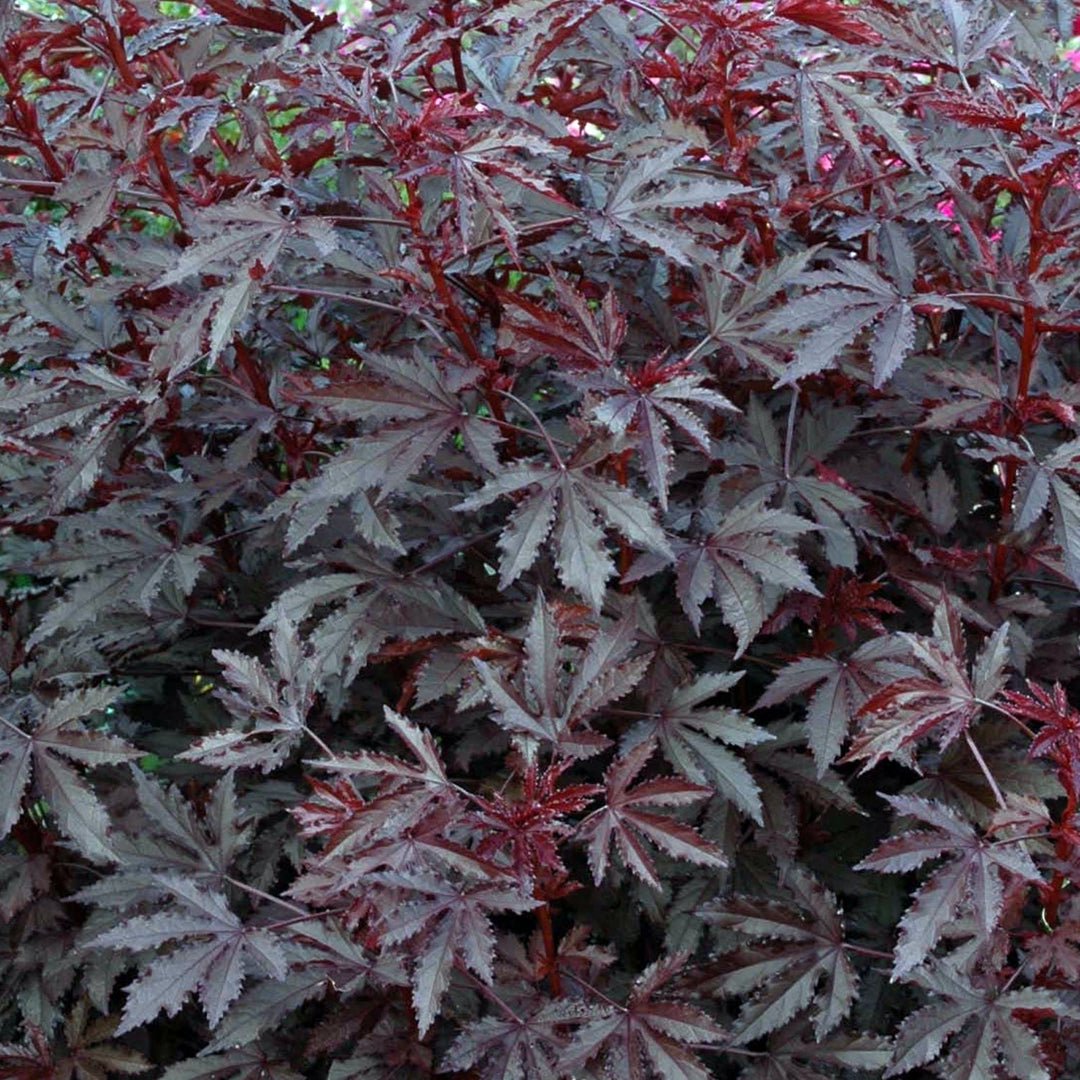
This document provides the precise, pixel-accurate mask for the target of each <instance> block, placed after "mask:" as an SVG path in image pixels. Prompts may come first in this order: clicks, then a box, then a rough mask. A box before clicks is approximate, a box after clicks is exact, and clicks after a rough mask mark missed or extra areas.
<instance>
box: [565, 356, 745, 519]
mask: <svg viewBox="0 0 1080 1080" xmlns="http://www.w3.org/2000/svg"><path fill="white" fill-rule="evenodd" d="M567 377H568V378H569V377H572V378H573V379H574V381H575V383H576V384H577V385H578V386H581V387H582V388H584V389H586V390H588V391H590V392H591V394H593V395H595V396H596V397H598V398H599V399H600V400H599V401H598V403H597V404H595V405H593V406H592V410H591V411H592V415H593V416H594V417H595V418H596V419H597V420H598V421H599V422H600V423H601V424H603V425H604V427H605V428H607V430H608V431H610V432H611V433H612V434H613V435H617V436H620V437H625V438H628V439H629V441H630V442H632V443H633V444H634V445H635V446H636V448H637V452H638V455H639V457H640V459H641V463H642V466H643V467H644V470H645V476H646V477H647V479H648V481H649V486H650V487H651V488H652V490H653V493H654V494H655V495H656V497H657V499H659V501H660V507H661V509H663V510H666V509H667V507H668V486H669V483H670V478H671V472H672V468H673V467H674V462H675V451H674V448H673V447H672V443H671V435H670V429H671V428H673V427H676V428H679V429H680V430H681V431H683V432H684V433H685V434H686V435H687V436H688V437H689V438H690V440H691V442H693V443H694V445H695V446H696V447H697V448H698V449H699V450H700V451H701V452H702V453H704V454H705V455H707V456H709V455H711V441H710V439H709V433H708V429H707V428H706V426H705V424H704V423H703V422H702V420H701V418H700V417H699V416H698V415H697V413H696V412H695V411H694V409H695V407H696V408H699V409H700V408H706V409H719V410H722V411H725V412H735V411H737V410H736V408H735V406H734V405H732V403H731V402H730V401H728V399H727V398H726V397H724V395H723V394H721V393H718V392H717V391H716V390H712V389H710V388H709V387H707V386H704V385H703V383H704V382H705V375H704V374H702V373H694V372H692V371H691V370H690V365H689V364H688V363H687V362H686V361H682V360H679V361H673V362H669V363H664V362H663V359H662V358H661V357H654V358H651V359H649V360H648V361H646V363H645V364H643V365H642V366H641V367H640V368H638V369H637V370H620V369H618V368H616V367H614V366H610V367H606V368H603V369H601V370H600V371H598V372H596V373H595V374H594V373H588V372H586V373H583V374H576V373H575V374H573V375H570V374H568V376H567Z"/></svg>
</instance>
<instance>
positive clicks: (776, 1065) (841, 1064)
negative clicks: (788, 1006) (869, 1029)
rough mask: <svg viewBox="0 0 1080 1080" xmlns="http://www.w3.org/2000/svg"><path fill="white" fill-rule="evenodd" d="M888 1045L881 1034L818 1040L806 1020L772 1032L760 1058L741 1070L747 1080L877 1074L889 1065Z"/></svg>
mask: <svg viewBox="0 0 1080 1080" xmlns="http://www.w3.org/2000/svg"><path fill="white" fill-rule="evenodd" d="M890 1047H891V1043H890V1041H889V1039H888V1038H886V1037H885V1036H882V1035H871V1034H855V1035H850V1034H848V1033H847V1032H845V1031H835V1032H833V1033H832V1034H831V1035H829V1036H827V1037H826V1038H824V1039H819V1038H818V1037H817V1036H816V1035H815V1033H814V1031H813V1028H812V1026H811V1025H810V1024H809V1023H808V1022H807V1021H806V1020H805V1019H795V1020H793V1021H792V1022H791V1023H790V1024H785V1025H784V1026H783V1027H782V1028H779V1029H778V1030H776V1031H774V1032H771V1033H770V1034H769V1036H768V1038H767V1040H766V1042H765V1049H764V1051H762V1054H763V1057H762V1058H761V1059H758V1060H754V1061H752V1062H751V1063H750V1066H749V1068H748V1069H746V1070H745V1071H744V1075H745V1077H746V1080H818V1078H819V1077H829V1078H832V1077H835V1076H837V1075H845V1073H843V1072H840V1073H838V1070H847V1069H855V1070H858V1071H859V1072H872V1073H874V1074H875V1075H880V1074H881V1071H882V1070H883V1069H884V1068H885V1067H886V1066H887V1065H888V1064H889V1056H890Z"/></svg>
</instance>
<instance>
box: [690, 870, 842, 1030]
mask: <svg viewBox="0 0 1080 1080" xmlns="http://www.w3.org/2000/svg"><path fill="white" fill-rule="evenodd" d="M784 880H785V885H786V886H787V888H788V889H789V890H790V891H791V893H792V894H793V896H794V898H795V900H796V902H797V904H798V906H797V907H794V906H792V905H791V904H787V903H783V902H781V901H763V900H760V899H758V898H750V897H736V898H734V899H732V900H729V901H724V902H722V903H718V904H715V905H711V906H710V907H709V908H708V910H707V913H706V914H705V918H706V920H707V921H708V922H711V923H713V924H715V925H717V926H720V927H722V928H724V929H725V930H731V931H733V932H734V933H735V934H737V935H738V936H739V937H740V938H743V939H745V940H746V941H747V943H748V944H747V945H745V946H743V947H741V948H739V949H737V950H735V951H734V952H731V953H728V954H726V955H724V956H721V957H720V958H719V960H718V961H717V962H716V963H717V965H718V966H719V968H720V971H719V974H718V975H717V976H716V977H715V978H712V979H710V980H709V981H710V985H711V986H712V987H713V988H714V989H716V990H717V991H719V992H720V993H722V994H724V995H727V996H733V997H738V998H740V999H741V1000H742V1002H743V1005H742V1008H741V1010H740V1012H739V1021H738V1025H737V1027H736V1029H735V1033H734V1036H733V1038H734V1040H735V1041H736V1042H739V1043H747V1042H751V1041H752V1040H754V1039H756V1038H758V1037H759V1036H761V1035H765V1034H767V1033H768V1032H771V1031H776V1030H777V1029H778V1028H780V1027H782V1026H783V1025H785V1024H787V1023H788V1022H789V1021H790V1020H792V1018H793V1017H795V1016H796V1015H797V1014H798V1013H800V1012H803V1011H804V1010H806V1009H812V1010H813V1013H812V1016H813V1025H814V1035H815V1037H816V1038H817V1039H819V1040H821V1039H824V1038H825V1037H826V1036H827V1035H828V1034H829V1033H830V1032H831V1031H833V1030H834V1029H835V1028H836V1027H837V1026H838V1025H839V1024H840V1022H841V1021H842V1020H843V1019H844V1018H845V1017H846V1016H847V1015H848V1014H849V1013H850V1011H851V1008H852V1006H853V1004H854V1002H855V996H856V992H857V990H858V984H859V978H858V975H857V974H856V972H855V969H854V967H853V966H852V964H851V961H850V959H849V958H848V953H847V951H846V949H845V941H844V924H843V921H842V918H841V915H840V913H839V909H838V907H837V902H836V897H835V896H833V894H832V893H831V892H829V890H828V889H826V888H825V887H824V886H823V885H822V884H821V883H820V882H818V881H817V880H816V879H814V878H813V877H811V876H810V874H808V873H807V872H806V871H805V870H802V869H800V868H798V867H792V868H790V869H788V870H787V871H786V873H785V879H784Z"/></svg>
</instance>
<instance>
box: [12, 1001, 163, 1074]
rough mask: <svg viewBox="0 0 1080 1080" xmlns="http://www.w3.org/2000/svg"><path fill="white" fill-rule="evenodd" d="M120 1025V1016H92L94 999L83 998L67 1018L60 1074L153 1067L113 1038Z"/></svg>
mask: <svg viewBox="0 0 1080 1080" xmlns="http://www.w3.org/2000/svg"><path fill="white" fill-rule="evenodd" d="M118 1026H119V1020H117V1018H116V1017H112V1016H99V1017H97V1018H96V1019H91V1018H90V1002H89V1001H88V999H87V998H85V997H82V998H79V1000H78V1001H77V1002H76V1003H75V1004H74V1006H73V1007H72V1009H71V1013H70V1014H69V1015H68V1017H67V1019H66V1020H65V1021H64V1044H65V1050H66V1052H65V1053H64V1054H63V1055H62V1056H60V1060H59V1062H58V1063H57V1075H58V1076H59V1077H62V1076H66V1075H69V1070H71V1071H74V1074H75V1077H76V1078H77V1080H105V1078H106V1076H107V1075H108V1074H110V1073H120V1074H122V1075H124V1076H137V1075H139V1074H140V1073H144V1072H146V1071H147V1070H148V1069H152V1068H153V1065H152V1064H151V1062H150V1061H148V1060H147V1059H146V1058H145V1057H144V1056H143V1055H142V1054H141V1053H140V1052H139V1051H138V1050H136V1049H134V1048H133V1047H130V1046H124V1045H123V1044H122V1043H119V1042H114V1041H112V1036H113V1035H114V1034H115V1033H116V1030H117V1027H118ZM0 1075H2V1067H0Z"/></svg>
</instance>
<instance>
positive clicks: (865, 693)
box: [755, 638, 914, 776]
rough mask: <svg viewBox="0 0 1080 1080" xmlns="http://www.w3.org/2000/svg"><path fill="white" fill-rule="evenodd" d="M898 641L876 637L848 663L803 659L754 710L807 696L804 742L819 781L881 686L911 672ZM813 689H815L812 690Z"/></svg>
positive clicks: (781, 675)
mask: <svg viewBox="0 0 1080 1080" xmlns="http://www.w3.org/2000/svg"><path fill="white" fill-rule="evenodd" d="M906 653H907V650H906V649H905V648H904V646H903V644H902V643H900V642H896V641H893V640H891V639H889V638H879V639H877V640H876V641H868V642H866V644H865V645H861V646H860V647H859V648H858V649H856V650H855V651H854V652H853V653H852V654H851V655H850V656H848V657H847V658H846V659H841V658H839V657H832V656H804V657H802V658H800V659H799V660H795V661H793V662H792V663H790V664H788V665H786V666H785V667H782V668H781V669H780V670H779V671H778V672H777V674H776V678H775V679H773V681H772V682H771V683H770V684H769V688H768V690H766V691H765V693H764V694H762V695H761V697H760V698H759V699H758V703H757V705H756V706H755V708H756V709H765V708H770V707H772V706H775V705H779V704H781V703H782V702H784V701H787V700H788V698H790V697H791V696H793V695H794V694H807V692H808V691H811V690H813V693H810V694H808V700H807V705H806V727H807V742H808V743H809V746H810V752H811V753H812V754H813V755H814V762H815V764H816V765H817V770H818V776H824V775H825V770H826V769H828V767H829V766H830V765H831V764H832V763H833V762H834V761H835V760H836V759H837V758H838V757H839V756H840V751H841V750H842V749H843V745H844V741H845V739H846V738H847V736H848V732H849V731H850V730H851V726H852V724H853V722H854V720H855V717H856V716H857V715H858V714H859V711H860V709H862V707H863V706H864V705H865V704H866V702H867V701H868V700H869V699H870V697H872V696H873V695H874V694H875V693H876V692H877V691H878V690H879V689H880V688H881V687H882V686H883V685H884V684H885V683H888V682H892V681H894V680H897V679H902V678H904V677H906V676H909V675H911V674H912V673H913V670H914V669H913V668H912V667H911V666H910V664H907V663H905V662H904V659H903V658H904V656H905V655H906ZM814 687H817V689H816V690H815V689H813V688H814Z"/></svg>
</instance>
